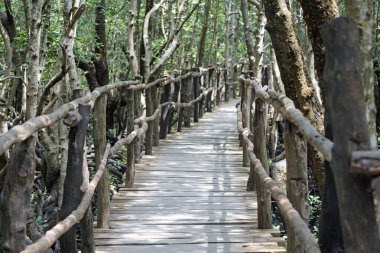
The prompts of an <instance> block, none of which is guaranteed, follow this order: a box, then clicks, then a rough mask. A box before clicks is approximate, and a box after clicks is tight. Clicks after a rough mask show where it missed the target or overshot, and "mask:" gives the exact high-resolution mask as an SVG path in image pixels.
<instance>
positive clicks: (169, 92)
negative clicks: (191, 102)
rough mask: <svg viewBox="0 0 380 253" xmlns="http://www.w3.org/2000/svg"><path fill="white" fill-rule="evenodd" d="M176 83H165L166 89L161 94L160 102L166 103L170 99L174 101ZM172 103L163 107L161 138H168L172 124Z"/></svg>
mask: <svg viewBox="0 0 380 253" xmlns="http://www.w3.org/2000/svg"><path fill="white" fill-rule="evenodd" d="M173 94H174V85H165V87H164V91H163V92H162V95H161V101H160V104H164V103H166V102H169V101H173ZM169 120H170V105H166V106H164V107H162V108H161V119H160V139H166V136H167V134H168V131H169V127H171V125H169V124H170V121H169Z"/></svg>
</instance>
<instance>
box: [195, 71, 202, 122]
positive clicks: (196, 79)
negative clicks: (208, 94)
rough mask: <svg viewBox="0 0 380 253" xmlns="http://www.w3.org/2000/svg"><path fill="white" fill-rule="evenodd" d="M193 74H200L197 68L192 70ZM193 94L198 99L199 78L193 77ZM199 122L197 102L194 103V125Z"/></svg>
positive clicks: (199, 89)
mask: <svg viewBox="0 0 380 253" xmlns="http://www.w3.org/2000/svg"><path fill="white" fill-rule="evenodd" d="M193 71H194V72H200V70H199V68H195V69H193ZM193 94H194V97H195V98H196V97H198V96H199V95H200V94H201V78H200V77H199V76H194V77H193ZM197 122H199V102H195V103H194V123H197Z"/></svg>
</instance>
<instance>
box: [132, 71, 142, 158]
mask: <svg viewBox="0 0 380 253" xmlns="http://www.w3.org/2000/svg"><path fill="white" fill-rule="evenodd" d="M135 79H136V80H140V81H142V79H143V78H142V77H141V76H136V77H135ZM133 94H134V96H133V100H134V105H133V107H134V113H135V117H134V118H135V119H137V118H140V117H141V111H142V108H141V91H140V90H136V91H134V92H133ZM141 145H142V144H141V140H138V141H136V142H135V144H134V153H135V163H139V162H140V156H141Z"/></svg>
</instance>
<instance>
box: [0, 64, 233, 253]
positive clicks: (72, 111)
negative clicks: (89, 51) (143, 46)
mask: <svg viewBox="0 0 380 253" xmlns="http://www.w3.org/2000/svg"><path fill="white" fill-rule="evenodd" d="M226 71H227V70H226V69H225V68H219V67H209V68H196V69H193V70H192V71H185V72H184V73H181V71H174V72H173V77H170V76H168V77H164V78H161V79H157V80H155V81H153V82H151V83H148V84H145V83H141V81H139V80H137V81H124V82H118V83H114V84H109V85H107V86H103V87H99V88H97V89H95V90H94V91H93V92H91V93H88V94H86V95H84V96H82V97H80V98H77V99H75V100H73V101H71V102H69V103H67V104H64V105H62V106H61V107H59V108H58V109H57V110H56V111H54V112H52V113H49V114H46V115H40V116H38V117H36V118H32V119H30V120H28V121H26V122H25V123H23V124H22V125H19V126H16V127H13V128H12V129H11V130H9V131H8V132H6V133H3V134H1V135H0V155H1V154H3V153H4V152H6V151H7V150H9V149H10V148H12V146H13V145H14V144H16V143H20V142H22V141H25V140H27V139H28V138H30V137H32V136H33V135H35V134H36V133H37V132H38V131H40V130H43V129H45V128H48V127H50V126H53V125H54V124H56V123H57V122H58V121H60V120H65V122H66V124H67V125H68V126H70V140H69V147H70V145H71V144H73V143H74V142H76V146H75V145H73V147H74V148H77V149H78V148H79V149H78V150H72V149H70V148H69V151H68V152H69V153H68V161H70V160H73V161H79V164H76V163H75V162H73V163H71V164H70V165H71V166H72V167H75V168H72V169H75V171H76V172H75V173H78V171H79V173H80V174H81V175H79V176H80V178H84V177H83V174H82V173H83V171H82V169H83V166H85V165H84V164H85V163H84V161H83V160H84V159H83V152H81V151H83V150H84V149H83V146H84V145H85V135H86V132H87V124H88V122H89V120H88V119H89V114H90V111H91V108H92V107H93V106H94V103H95V102H96V101H97V100H98V98H99V97H101V96H102V95H104V94H106V93H107V92H108V91H110V90H112V89H118V88H124V89H127V90H129V91H131V92H137V91H139V92H140V91H143V90H147V89H149V88H150V89H156V92H157V93H156V94H159V97H161V98H160V100H159V101H160V104H159V105H158V106H157V107H156V109H155V111H154V113H152V114H151V115H147V116H146V117H140V118H137V119H135V120H134V130H133V131H131V132H130V133H129V134H128V136H127V137H125V138H122V139H120V140H118V141H117V142H116V143H115V144H114V145H113V146H112V147H111V146H110V145H109V144H108V145H107V147H106V148H105V150H104V151H103V152H102V155H101V157H99V159H100V161H101V162H100V164H99V166H98V168H97V171H96V174H95V175H94V176H93V178H92V179H91V181H90V182H89V183H88V185H87V187H86V189H85V191H84V192H81V189H80V188H81V184H82V182H79V185H73V183H71V185H70V186H71V188H74V189H70V190H69V191H70V192H71V191H76V193H75V194H76V195H79V196H82V197H81V198H80V203H79V204H78V205H76V206H75V207H72V208H71V210H70V208H69V210H68V209H67V208H66V207H64V204H65V202H63V204H62V207H61V208H62V209H63V208H66V212H67V211H69V213H68V215H67V216H66V217H63V218H62V219H61V221H60V222H59V223H58V224H56V225H55V226H54V227H53V228H51V229H50V230H49V231H47V233H46V234H45V235H44V236H43V237H42V238H41V239H40V240H38V241H37V242H35V243H33V244H31V245H29V246H27V247H26V248H25V249H24V250H23V251H22V252H30V253H31V252H33V253H36V252H46V251H47V250H48V249H49V248H50V247H51V246H52V245H53V244H54V243H55V242H56V241H57V240H58V239H59V238H60V237H61V236H62V235H65V236H67V235H68V234H67V232H68V231H70V230H73V226H74V225H75V224H76V223H77V222H79V221H80V220H81V219H82V218H83V217H84V216H85V213H86V212H87V210H88V208H89V206H90V204H91V201H92V197H93V195H94V191H95V189H96V188H97V186H98V183H99V181H100V180H101V178H102V176H103V174H104V172H105V171H106V170H107V160H108V159H109V158H110V157H112V156H113V155H115V154H116V152H118V151H119V150H120V148H122V147H123V146H127V147H128V151H130V150H131V149H130V147H133V146H134V145H136V143H138V142H139V141H141V140H142V139H143V138H144V135H145V134H146V132H147V130H148V129H149V128H156V129H158V128H159V125H160V127H161V130H160V137H161V138H162V139H164V138H166V136H167V134H168V133H170V131H171V129H172V126H173V125H174V123H175V121H174V117H173V115H174V111H175V110H177V112H178V120H177V123H178V127H177V131H179V132H180V131H181V129H182V125H183V123H184V126H185V127H190V122H191V118H192V117H193V119H194V122H197V121H198V120H199V118H200V117H202V115H203V113H204V112H205V111H207V112H211V111H212V110H213V108H214V106H216V105H219V104H220V102H221V101H222V100H223V98H227V99H228V96H229V95H228V91H229V88H228V82H226V79H225V78H226ZM171 86H173V87H172V89H171V88H170V87H171ZM173 88H174V92H173ZM161 90H163V91H162V92H161ZM223 90H224V91H223ZM223 92H224V93H227V94H223ZM192 109H193V112H192V111H191V110H192ZM162 112H165V113H162ZM160 115H161V117H160ZM93 117H94V118H103V119H104V120H105V118H104V117H98V115H96V114H95V112H94V115H93ZM80 136H81V137H80ZM78 142H79V146H78ZM129 153H130V152H129ZM127 160H128V161H127V163H128V166H127V171H126V174H127V175H126V178H127V180H128V185H129V186H131V185H133V181H134V162H135V159H134V157H133V156H131V155H130V154H128V158H127ZM77 163H78V162H77ZM10 169H12V168H10ZM69 169H70V168H68V172H67V175H66V179H65V182H66V181H70V180H73V181H75V180H74V179H75V178H73V177H74V176H75V175H74V174H72V173H71V172H70V171H69ZM106 181H107V182H108V180H106ZM72 186H74V187H72ZM64 189H65V191H67V190H68V189H67V188H66V187H65V188H64ZM64 194H65V192H64ZM66 194H67V192H66ZM98 201H102V200H101V199H100V198H98ZM100 205H102V203H100ZM104 207H105V208H106V210H102V212H101V213H98V217H97V219H98V220H99V219H109V211H110V210H109V205H107V203H105V204H104ZM102 215H103V216H104V217H100V216H102ZM108 223H109V220H108ZM82 229H83V228H82ZM88 229H89V231H84V232H85V233H86V234H88V236H89V237H90V238H87V239H88V240H90V241H93V240H94V239H93V232H92V224H91V225H90V227H88ZM65 233H66V234H65ZM71 236H74V238H71V240H74V241H75V230H74V233H73V234H71Z"/></svg>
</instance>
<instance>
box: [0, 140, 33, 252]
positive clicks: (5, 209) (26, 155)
mask: <svg viewBox="0 0 380 253" xmlns="http://www.w3.org/2000/svg"><path fill="white" fill-rule="evenodd" d="M36 140H37V138H36V137H35V136H32V137H29V138H28V139H26V140H25V141H22V142H20V143H18V144H16V145H15V146H14V147H13V149H12V153H11V156H10V159H9V161H8V164H7V165H6V168H4V169H6V175H5V179H4V184H3V187H2V190H1V194H0V211H1V236H2V245H1V248H2V251H6V252H12V253H16V252H20V251H21V250H23V249H24V248H25V245H26V221H27V218H28V210H29V205H30V196H31V194H32V188H33V182H34V172H35V169H36V161H35V147H36ZM20 157H22V158H23V159H20Z"/></svg>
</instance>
